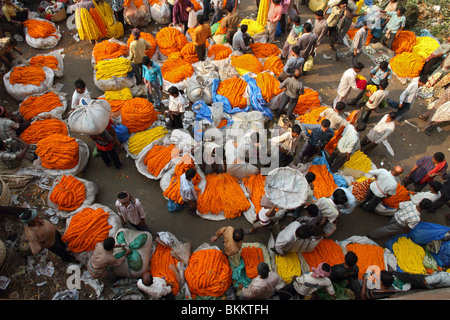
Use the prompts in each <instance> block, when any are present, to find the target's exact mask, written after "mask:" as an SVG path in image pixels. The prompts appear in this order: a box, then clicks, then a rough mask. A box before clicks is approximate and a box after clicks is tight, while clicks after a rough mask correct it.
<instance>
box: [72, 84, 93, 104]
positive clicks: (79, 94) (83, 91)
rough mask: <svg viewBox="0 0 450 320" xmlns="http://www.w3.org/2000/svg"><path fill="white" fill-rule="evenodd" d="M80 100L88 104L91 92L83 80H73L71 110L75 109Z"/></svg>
mask: <svg viewBox="0 0 450 320" xmlns="http://www.w3.org/2000/svg"><path fill="white" fill-rule="evenodd" d="M82 100H83V101H84V103H86V104H89V102H91V100H92V99H91V93H90V92H89V90H88V89H87V87H86V83H85V82H84V81H83V80H81V79H78V80H76V81H75V91H74V92H73V95H72V105H71V107H72V110H74V109H76V108H77V107H78V106H79V105H80V104H81V103H82Z"/></svg>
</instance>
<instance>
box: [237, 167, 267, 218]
mask: <svg viewBox="0 0 450 320" xmlns="http://www.w3.org/2000/svg"><path fill="white" fill-rule="evenodd" d="M242 182H243V183H244V186H245V187H246V188H247V191H248V192H249V193H250V201H251V202H252V203H253V205H254V206H255V211H256V213H258V212H259V211H260V210H261V198H262V196H263V195H264V194H265V193H266V190H265V189H264V186H265V182H266V177H265V176H263V175H262V174H251V175H249V176H248V177H245V178H242Z"/></svg>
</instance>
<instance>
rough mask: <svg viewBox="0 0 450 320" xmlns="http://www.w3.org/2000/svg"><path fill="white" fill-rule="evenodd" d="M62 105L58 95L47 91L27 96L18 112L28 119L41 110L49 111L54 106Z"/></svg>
mask: <svg viewBox="0 0 450 320" xmlns="http://www.w3.org/2000/svg"><path fill="white" fill-rule="evenodd" d="M61 106H63V103H62V102H61V100H60V99H59V97H58V95H57V94H55V93H54V92H48V93H45V94H43V95H40V96H29V97H28V98H26V99H25V100H24V101H23V102H22V103H21V104H20V107H19V112H20V114H21V115H22V116H23V117H24V119H25V120H27V121H29V120H31V119H33V118H34V117H36V116H37V115H39V114H40V113H43V112H50V111H52V110H53V109H55V108H58V107H61Z"/></svg>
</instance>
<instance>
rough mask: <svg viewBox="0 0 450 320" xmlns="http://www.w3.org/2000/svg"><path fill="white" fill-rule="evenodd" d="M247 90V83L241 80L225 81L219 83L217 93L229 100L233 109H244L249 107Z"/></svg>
mask: <svg viewBox="0 0 450 320" xmlns="http://www.w3.org/2000/svg"><path fill="white" fill-rule="evenodd" d="M246 88H247V82H245V80H243V79H241V78H231V79H225V80H223V81H221V82H220V83H219V86H218V87H217V93H218V94H220V95H222V96H224V97H226V98H228V100H229V101H230V104H231V106H232V107H236V108H240V109H244V108H245V107H247V98H245V97H244V94H245V90H246Z"/></svg>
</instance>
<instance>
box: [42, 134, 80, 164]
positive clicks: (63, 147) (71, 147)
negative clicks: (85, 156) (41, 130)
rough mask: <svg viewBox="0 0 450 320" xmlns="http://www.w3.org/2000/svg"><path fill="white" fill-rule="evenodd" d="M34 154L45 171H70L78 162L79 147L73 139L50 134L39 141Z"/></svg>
mask: <svg viewBox="0 0 450 320" xmlns="http://www.w3.org/2000/svg"><path fill="white" fill-rule="evenodd" d="M36 154H37V155H38V156H39V158H40V159H41V162H42V166H43V167H44V168H47V169H60V170H65V169H72V168H74V167H75V166H76V165H77V164H78V161H79V145H78V142H77V141H76V140H75V138H71V137H69V136H66V135H62V134H58V133H55V134H52V135H50V136H48V137H46V138H44V139H41V140H39V142H38V143H37V147H36Z"/></svg>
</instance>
